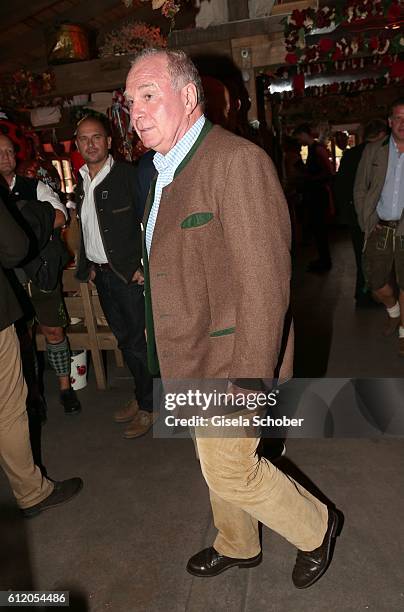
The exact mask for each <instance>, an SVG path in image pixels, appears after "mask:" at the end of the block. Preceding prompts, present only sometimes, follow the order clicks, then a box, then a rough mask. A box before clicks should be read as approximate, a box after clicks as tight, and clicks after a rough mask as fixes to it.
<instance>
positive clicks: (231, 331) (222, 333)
mask: <svg viewBox="0 0 404 612" xmlns="http://www.w3.org/2000/svg"><path fill="white" fill-rule="evenodd" d="M235 331H236V328H235V327H225V328H224V329H217V330H215V331H212V332H210V333H209V336H210V337H211V338H218V337H219V336H228V335H229V334H234V332H235Z"/></svg>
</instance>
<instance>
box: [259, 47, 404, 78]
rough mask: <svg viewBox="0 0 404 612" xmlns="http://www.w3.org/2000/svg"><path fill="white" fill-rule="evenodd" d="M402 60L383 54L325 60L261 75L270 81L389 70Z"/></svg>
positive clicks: (285, 67)
mask: <svg viewBox="0 0 404 612" xmlns="http://www.w3.org/2000/svg"><path fill="white" fill-rule="evenodd" d="M403 58H404V53H396V54H392V53H385V54H384V55H372V56H369V57H354V58H352V57H351V58H346V59H345V58H344V59H341V60H333V59H330V60H326V61H322V62H312V63H310V62H309V63H307V64H296V65H289V66H281V67H280V68H277V69H276V70H267V71H265V70H262V71H261V74H264V75H266V76H268V77H269V78H270V79H274V78H276V79H284V80H291V79H292V78H293V77H294V76H295V75H297V74H304V75H309V76H310V75H316V74H330V71H335V72H337V73H339V74H340V73H341V72H349V73H351V74H352V73H355V72H356V71H363V70H366V69H369V70H374V69H378V68H390V67H391V66H393V65H395V64H396V63H397V62H400V61H401V60H402V59H403Z"/></svg>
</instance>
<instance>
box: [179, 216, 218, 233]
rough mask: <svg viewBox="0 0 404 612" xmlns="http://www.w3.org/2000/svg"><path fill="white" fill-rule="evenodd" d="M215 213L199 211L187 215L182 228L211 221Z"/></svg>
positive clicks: (197, 225) (198, 225)
mask: <svg viewBox="0 0 404 612" xmlns="http://www.w3.org/2000/svg"><path fill="white" fill-rule="evenodd" d="M212 219H213V213H211V212H198V213H193V214H192V215H189V217H186V218H185V219H184V220H183V221H182V223H181V228H182V229H191V228H193V227H200V226H201V225H206V224H207V223H209V221H212Z"/></svg>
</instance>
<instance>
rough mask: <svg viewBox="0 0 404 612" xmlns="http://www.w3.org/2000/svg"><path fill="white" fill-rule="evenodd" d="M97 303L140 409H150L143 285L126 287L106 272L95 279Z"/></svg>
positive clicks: (100, 272) (151, 388)
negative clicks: (118, 351) (122, 361)
mask: <svg viewBox="0 0 404 612" xmlns="http://www.w3.org/2000/svg"><path fill="white" fill-rule="evenodd" d="M94 282H95V285H96V287H97V291H98V296H99V298H100V303H101V306H102V309H103V311H104V314H105V317H106V319H107V321H108V325H109V326H110V328H111V330H112V332H113V334H114V336H115V337H116V339H117V340H118V346H119V348H120V349H121V351H122V353H123V357H124V359H125V362H126V365H127V366H128V368H129V370H130V371H131V374H132V376H133V380H134V383H135V396H136V399H137V401H138V403H139V406H140V408H141V409H142V410H147V411H149V412H151V411H152V410H153V379H152V376H151V374H150V372H149V370H148V369H147V349H146V338H145V334H144V330H145V306H144V295H143V290H144V289H143V285H138V284H137V283H130V284H129V285H127V284H126V283H125V282H124V281H122V280H121V279H120V278H118V277H117V276H116V274H115V273H114V272H113V271H112V270H110V269H102V270H97V273H96V276H95V280H94Z"/></svg>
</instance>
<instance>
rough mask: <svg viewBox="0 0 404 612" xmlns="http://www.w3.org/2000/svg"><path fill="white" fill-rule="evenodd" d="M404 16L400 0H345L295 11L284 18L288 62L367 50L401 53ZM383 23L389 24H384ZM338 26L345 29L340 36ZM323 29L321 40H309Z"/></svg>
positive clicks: (314, 59)
mask: <svg viewBox="0 0 404 612" xmlns="http://www.w3.org/2000/svg"><path fill="white" fill-rule="evenodd" d="M403 18H404V8H403V6H402V4H401V3H400V0H345V2H344V1H343V2H338V3H336V5H335V6H333V7H329V6H322V7H320V8H318V9H315V8H311V7H310V8H307V9H305V10H302V11H298V10H294V11H293V12H292V13H291V15H288V17H286V18H285V19H284V20H283V23H284V37H285V45H286V50H287V55H286V57H285V61H286V63H288V64H297V63H299V62H306V63H307V62H314V61H318V60H322V59H332V60H335V61H336V60H341V59H344V58H347V57H351V56H352V55H357V54H358V53H364V52H365V53H370V54H384V53H386V52H387V51H389V52H392V53H399V52H400V51H404V36H403V34H402V28H400V24H401V25H402V23H403ZM381 22H383V23H384V24H385V27H381V26H380V23H381ZM338 26H342V28H343V33H340V35H339V36H338V31H339V29H338ZM386 26H387V29H386ZM319 30H323V32H322V34H323V36H322V37H321V38H320V39H319V41H318V42H316V43H313V44H310V43H309V42H307V37H308V36H309V35H312V34H317V33H318V34H320V32H319ZM361 30H366V31H362V32H361ZM372 31H373V33H372Z"/></svg>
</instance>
